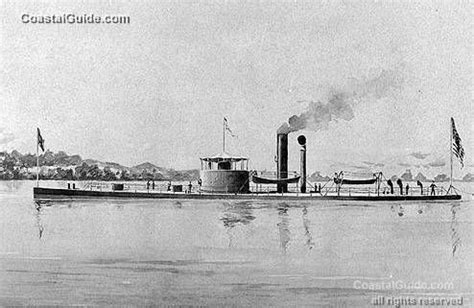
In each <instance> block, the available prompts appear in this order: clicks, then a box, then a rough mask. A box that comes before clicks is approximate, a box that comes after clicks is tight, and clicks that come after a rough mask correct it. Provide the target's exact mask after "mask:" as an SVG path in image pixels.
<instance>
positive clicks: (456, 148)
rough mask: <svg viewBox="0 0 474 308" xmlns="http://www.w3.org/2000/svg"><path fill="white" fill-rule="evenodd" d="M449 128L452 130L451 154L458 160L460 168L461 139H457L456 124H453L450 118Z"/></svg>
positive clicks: (461, 158) (462, 150) (461, 159)
mask: <svg viewBox="0 0 474 308" xmlns="http://www.w3.org/2000/svg"><path fill="white" fill-rule="evenodd" d="M451 126H452V130H453V144H452V145H451V151H453V154H454V155H456V157H457V158H459V162H460V163H461V168H462V167H464V148H463V147H462V144H461V137H459V134H458V131H457V130H456V124H454V119H453V118H451Z"/></svg>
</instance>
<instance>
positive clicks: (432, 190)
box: [430, 181, 436, 196]
mask: <svg viewBox="0 0 474 308" xmlns="http://www.w3.org/2000/svg"><path fill="white" fill-rule="evenodd" d="M430 188H431V195H432V196H435V195H436V191H435V188H436V184H435V181H433V182H432V183H431V185H430Z"/></svg>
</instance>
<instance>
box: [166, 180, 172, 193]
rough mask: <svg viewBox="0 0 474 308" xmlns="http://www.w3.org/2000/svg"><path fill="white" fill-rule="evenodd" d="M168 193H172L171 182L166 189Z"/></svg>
mask: <svg viewBox="0 0 474 308" xmlns="http://www.w3.org/2000/svg"><path fill="white" fill-rule="evenodd" d="M166 190H167V191H171V181H169V182H168V187H167V189H166Z"/></svg>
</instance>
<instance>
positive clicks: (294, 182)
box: [33, 128, 461, 201]
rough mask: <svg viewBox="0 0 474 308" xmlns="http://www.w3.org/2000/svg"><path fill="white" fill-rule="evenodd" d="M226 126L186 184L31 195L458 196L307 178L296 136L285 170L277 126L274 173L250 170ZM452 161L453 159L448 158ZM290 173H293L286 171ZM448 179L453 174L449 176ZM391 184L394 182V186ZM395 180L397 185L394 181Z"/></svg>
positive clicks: (382, 182) (436, 189) (376, 182)
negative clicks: (294, 162)
mask: <svg viewBox="0 0 474 308" xmlns="http://www.w3.org/2000/svg"><path fill="white" fill-rule="evenodd" d="M225 134H226V131H225V128H224V130H223V151H222V152H221V153H220V154H217V155H212V156H206V157H201V158H200V162H201V164H200V179H199V180H198V181H194V182H193V183H191V182H189V183H188V184H184V185H183V184H180V185H172V184H171V183H165V184H164V185H163V184H160V185H158V187H157V188H156V189H155V185H154V183H153V187H152V188H150V181H148V183H147V185H145V184H143V185H139V186H138V187H137V186H136V185H135V186H134V185H131V184H130V183H126V182H125V183H117V182H113V183H95V184H91V183H88V184H87V185H85V186H84V187H81V188H76V185H75V184H73V185H70V184H67V186H68V187H67V188H66V187H65V188H48V187H41V186H39V185H37V187H34V188H33V195H34V198H35V199H76V198H77V199H83V198H141V199H175V200H212V199H224V200H229V199H230V200H261V201H265V200H269V201H313V200H314V201H316V200H342V201H450V200H460V199H461V195H460V194H459V193H458V191H457V190H456V189H455V188H454V187H453V186H452V182H451V185H450V186H449V187H448V188H447V189H444V188H443V187H440V186H438V185H436V184H435V183H434V182H433V183H431V185H430V183H421V182H419V181H418V183H417V184H418V185H417V186H415V187H411V188H410V189H408V188H407V187H406V186H404V184H405V183H403V182H402V180H401V179H398V180H396V181H395V183H393V182H392V180H390V179H388V180H387V179H385V177H384V176H383V173H382V172H377V173H373V174H371V175H370V177H367V178H362V179H361V178H358V179H355V178H347V177H346V176H347V174H346V173H344V172H339V173H335V175H334V178H333V179H331V180H329V181H327V182H326V183H319V184H315V183H309V182H308V181H307V174H306V154H307V153H306V138H305V136H304V135H300V136H298V137H297V142H298V144H299V145H300V153H299V155H300V170H299V172H292V173H291V174H290V173H289V172H288V136H289V133H288V132H282V131H278V132H277V135H276V143H277V151H276V152H277V155H276V162H277V171H276V175H274V176H266V175H265V173H262V172H257V171H254V170H249V168H248V161H249V159H248V158H247V157H244V156H237V155H231V154H229V153H227V152H226V151H225ZM451 161H452V160H451ZM290 175H291V176H290ZM451 181H452V177H451ZM394 184H397V185H396V186H395V185H394ZM394 186H395V187H394Z"/></svg>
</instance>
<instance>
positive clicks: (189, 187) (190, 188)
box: [188, 181, 193, 194]
mask: <svg viewBox="0 0 474 308" xmlns="http://www.w3.org/2000/svg"><path fill="white" fill-rule="evenodd" d="M192 189H193V184H191V181H189V184H188V194H190V193H191V190H192Z"/></svg>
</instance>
